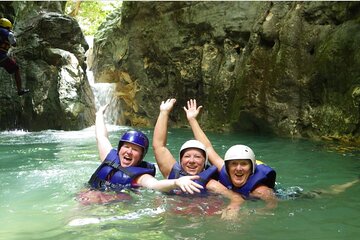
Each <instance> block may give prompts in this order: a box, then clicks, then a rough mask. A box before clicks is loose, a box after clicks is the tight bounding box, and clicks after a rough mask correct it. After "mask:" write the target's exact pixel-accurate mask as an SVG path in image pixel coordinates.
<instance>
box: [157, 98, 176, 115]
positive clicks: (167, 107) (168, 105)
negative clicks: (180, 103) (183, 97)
mask: <svg viewBox="0 0 360 240" xmlns="http://www.w3.org/2000/svg"><path fill="white" fill-rule="evenodd" d="M175 103H176V99H175V98H169V99H168V100H166V101H165V102H164V101H162V102H161V105H160V111H166V112H170V111H171V110H172V108H173V107H174V105H175Z"/></svg>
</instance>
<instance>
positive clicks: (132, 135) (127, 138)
mask: <svg viewBox="0 0 360 240" xmlns="http://www.w3.org/2000/svg"><path fill="white" fill-rule="evenodd" d="M124 142H128V143H132V144H135V145H138V146H140V147H142V149H143V154H142V158H144V156H145V154H146V153H147V151H148V149H149V139H148V138H147V136H146V135H145V134H144V133H142V132H141V131H135V130H131V131H127V132H126V133H124V135H122V137H121V138H120V140H119V145H118V151H119V150H120V148H121V146H122V145H123V144H124Z"/></svg>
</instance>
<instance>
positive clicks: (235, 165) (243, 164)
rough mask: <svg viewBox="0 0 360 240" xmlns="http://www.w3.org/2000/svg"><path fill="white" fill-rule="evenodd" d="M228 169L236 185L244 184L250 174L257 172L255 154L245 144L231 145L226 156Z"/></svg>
mask: <svg viewBox="0 0 360 240" xmlns="http://www.w3.org/2000/svg"><path fill="white" fill-rule="evenodd" d="M224 161H225V167H226V171H227V173H228V175H229V177H230V180H231V182H232V184H233V185H234V186H235V187H241V186H243V185H244V184H245V183H246V182H247V180H248V178H249V176H250V175H251V174H253V173H254V172H255V168H256V160H255V154H254V152H253V150H252V149H251V148H249V147H248V146H245V145H234V146H232V147H230V148H229V149H228V150H227V151H226V153H225V157H224Z"/></svg>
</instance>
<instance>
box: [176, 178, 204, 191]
mask: <svg viewBox="0 0 360 240" xmlns="http://www.w3.org/2000/svg"><path fill="white" fill-rule="evenodd" d="M198 178H199V176H185V177H180V178H178V179H176V180H175V185H176V186H178V187H179V188H180V189H181V190H182V191H183V192H187V193H190V194H194V192H197V193H200V192H201V189H203V187H202V186H201V185H200V184H198V183H196V182H194V181H193V180H196V179H198Z"/></svg>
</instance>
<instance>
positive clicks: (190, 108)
mask: <svg viewBox="0 0 360 240" xmlns="http://www.w3.org/2000/svg"><path fill="white" fill-rule="evenodd" d="M201 108H202V106H199V107H196V99H190V100H189V101H187V108H186V107H184V110H185V112H186V117H187V119H188V120H190V119H192V118H196V117H197V115H198V114H199V113H200V109H201Z"/></svg>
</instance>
